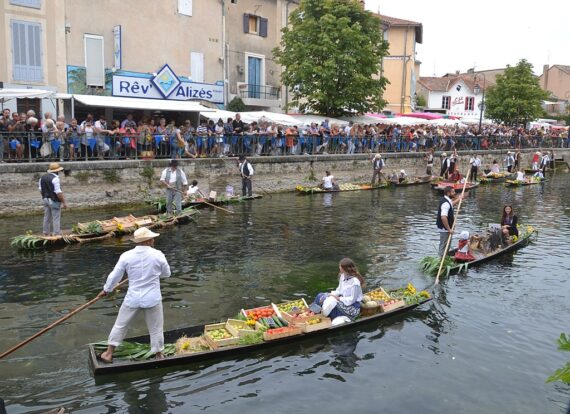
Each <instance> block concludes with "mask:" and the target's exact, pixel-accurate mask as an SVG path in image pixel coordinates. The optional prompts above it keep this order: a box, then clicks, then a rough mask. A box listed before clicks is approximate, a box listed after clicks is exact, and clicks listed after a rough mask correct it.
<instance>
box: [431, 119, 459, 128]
mask: <svg viewBox="0 0 570 414" xmlns="http://www.w3.org/2000/svg"><path fill="white" fill-rule="evenodd" d="M427 122H428V123H429V124H430V125H437V126H457V127H460V128H465V127H467V125H466V124H464V123H463V122H461V121H460V120H458V119H443V118H440V119H432V120H430V121H427Z"/></svg>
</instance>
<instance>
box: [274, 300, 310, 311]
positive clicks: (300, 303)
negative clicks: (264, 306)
mask: <svg viewBox="0 0 570 414" xmlns="http://www.w3.org/2000/svg"><path fill="white" fill-rule="evenodd" d="M276 306H277V308H278V309H279V310H280V311H283V312H287V313H291V312H298V311H301V310H303V309H306V308H307V304H306V303H305V301H304V300H303V299H299V300H293V301H291V302H286V303H280V304H279V305H276Z"/></svg>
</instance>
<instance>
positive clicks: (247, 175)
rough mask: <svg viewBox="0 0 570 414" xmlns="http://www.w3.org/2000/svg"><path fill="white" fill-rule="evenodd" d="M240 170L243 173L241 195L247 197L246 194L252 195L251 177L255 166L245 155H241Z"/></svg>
mask: <svg viewBox="0 0 570 414" xmlns="http://www.w3.org/2000/svg"><path fill="white" fill-rule="evenodd" d="M238 168H239V172H240V173H241V195H242V196H243V197H245V196H246V195H247V196H249V197H251V196H252V186H251V177H252V176H253V167H252V166H251V163H250V162H249V161H248V160H247V159H246V158H245V156H244V155H240V157H239V163H238Z"/></svg>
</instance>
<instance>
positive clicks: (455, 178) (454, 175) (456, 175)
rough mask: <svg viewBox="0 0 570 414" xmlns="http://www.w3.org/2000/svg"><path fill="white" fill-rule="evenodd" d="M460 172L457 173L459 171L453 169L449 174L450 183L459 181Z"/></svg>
mask: <svg viewBox="0 0 570 414" xmlns="http://www.w3.org/2000/svg"><path fill="white" fill-rule="evenodd" d="M461 178H462V177H461V174H459V171H457V170H454V171H453V172H452V173H451V174H450V175H449V181H450V182H452V183H457V182H459V181H461Z"/></svg>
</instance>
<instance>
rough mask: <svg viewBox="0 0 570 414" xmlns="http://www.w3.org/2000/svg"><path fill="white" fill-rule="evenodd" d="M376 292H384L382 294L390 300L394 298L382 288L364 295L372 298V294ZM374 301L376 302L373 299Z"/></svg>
mask: <svg viewBox="0 0 570 414" xmlns="http://www.w3.org/2000/svg"><path fill="white" fill-rule="evenodd" d="M374 292H382V293H384V294H385V295H386V296H387V297H388V298H390V299H392V297H391V296H390V294H388V292H386V291H385V290H384V289H383V288H381V287H379V288H378V289H373V290H370V291H368V292H366V293H365V294H364V296H370V294H371V293H374ZM372 300H374V299H372Z"/></svg>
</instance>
